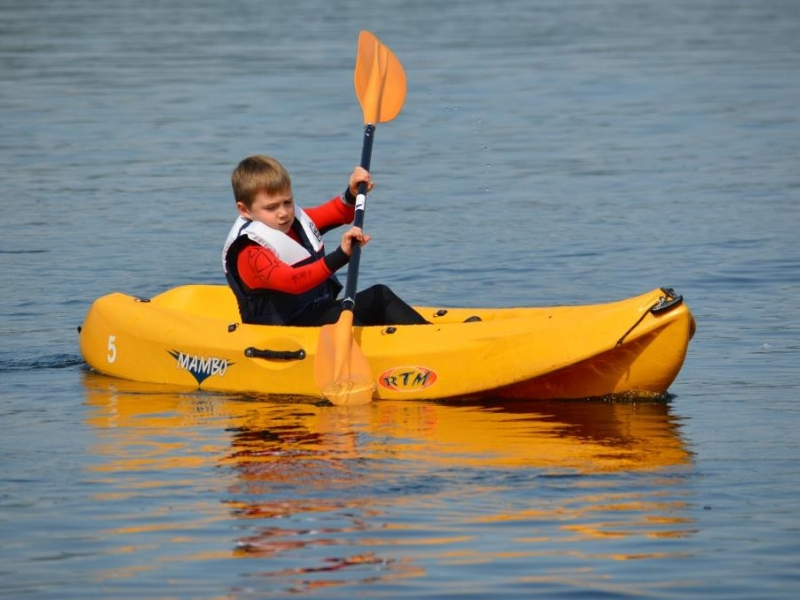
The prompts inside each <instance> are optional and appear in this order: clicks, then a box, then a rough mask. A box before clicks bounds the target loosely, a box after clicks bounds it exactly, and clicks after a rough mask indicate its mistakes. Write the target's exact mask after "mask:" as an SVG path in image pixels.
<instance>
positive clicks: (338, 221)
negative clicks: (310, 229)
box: [306, 189, 356, 235]
mask: <svg viewBox="0 0 800 600" xmlns="http://www.w3.org/2000/svg"><path fill="white" fill-rule="evenodd" d="M355 203H356V199H355V196H353V195H352V194H351V193H350V190H349V189H348V190H347V191H345V193H344V194H342V195H341V196H336V197H335V198H332V199H330V200H328V201H327V202H326V203H325V204H321V205H320V206H316V207H314V208H309V209H308V210H306V214H307V215H308V217H309V218H310V219H311V220H312V221H313V222H314V225H316V226H317V229H319V232H320V233H321V234H323V235H325V234H326V233H327V232H328V231H330V230H331V229H334V228H335V227H339V226H340V225H345V224H346V223H352V222H353V218H354V217H355V215H356V207H355Z"/></svg>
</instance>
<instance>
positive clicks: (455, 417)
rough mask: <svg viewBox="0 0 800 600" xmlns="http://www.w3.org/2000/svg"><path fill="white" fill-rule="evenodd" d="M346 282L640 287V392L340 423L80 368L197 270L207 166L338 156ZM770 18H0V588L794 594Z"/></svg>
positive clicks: (676, 7) (656, 6) (410, 11)
mask: <svg viewBox="0 0 800 600" xmlns="http://www.w3.org/2000/svg"><path fill="white" fill-rule="evenodd" d="M360 29H368V30H371V31H374V32H375V33H376V34H377V35H378V36H379V37H380V38H381V39H382V41H383V42H384V43H386V44H387V45H388V46H389V47H390V48H392V49H393V50H394V52H395V53H396V54H397V55H398V57H399V58H400V59H401V61H402V62H403V64H404V66H405V68H406V71H407V74H408V84H409V91H408V96H407V99H406V103H405V106H404V109H403V112H402V114H401V115H400V117H398V119H397V120H396V121H394V122H392V123H388V124H385V125H382V126H380V127H379V129H378V132H377V136H376V142H375V151H374V155H373V172H374V175H375V179H376V180H377V182H378V187H377V188H376V190H375V192H374V194H373V195H372V198H371V204H370V208H369V211H368V214H367V229H368V230H369V231H370V232H371V233H372V235H373V236H374V240H373V242H372V243H371V244H370V245H369V246H368V248H367V250H365V253H364V259H363V261H362V268H361V276H360V284H361V285H362V286H366V285H369V284H370V283H374V282H378V281H381V282H385V283H388V284H390V285H391V286H392V287H393V288H395V289H396V290H397V291H398V292H400V293H401V294H402V295H403V296H405V297H406V298H407V299H409V300H411V301H413V302H424V303H431V304H444V305H448V304H450V305H473V306H479V305H493V306H506V305H515V304H572V303H584V302H604V301H610V300H615V299H618V298H623V297H627V296H631V295H634V294H637V293H640V292H642V291H645V290H647V289H650V288H653V287H657V286H659V285H670V286H674V287H675V288H676V289H677V290H678V291H679V292H680V293H683V294H684V295H685V297H686V298H687V301H688V302H689V304H690V306H691V307H692V309H693V311H694V313H695V316H696V318H697V321H698V333H697V336H696V337H695V340H694V341H693V343H692V345H691V347H690V352H689V356H688V359H687V363H686V365H685V367H684V370H683V371H682V373H681V374H680V376H679V378H678V380H677V381H676V382H675V384H674V385H673V388H672V390H671V392H672V397H671V398H670V399H669V400H668V401H664V402H657V403H643V402H634V403H627V404H619V403H617V404H614V403H597V402H579V403H575V402H561V403H559V402H547V403H538V404H537V403H524V402H521V403H518V404H510V405H495V404H492V403H485V404H483V405H478V406H476V405H472V404H469V405H464V404H460V405H448V404H433V403H406V404H403V403H392V402H384V403H377V404H374V405H372V406H370V407H367V408H365V409H361V410H341V409H334V408H331V407H324V406H316V405H315V404H313V403H310V402H289V401H285V400H280V399H274V398H245V397H240V396H226V395H207V394H197V393H194V394H181V393H176V392H174V391H170V390H163V389H159V388H155V389H153V388H149V387H146V386H131V385H124V384H122V383H121V382H113V381H111V380H106V379H103V378H100V377H97V376H94V375H92V374H90V373H88V372H87V371H86V369H85V367H84V365H83V363H82V361H81V359H80V355H79V353H78V349H77V333H76V327H77V326H78V325H80V323H81V321H82V319H83V316H84V314H85V312H86V310H87V308H88V306H89V304H90V303H91V301H92V300H93V299H94V298H96V297H98V296H100V295H103V294H106V293H108V292H111V291H116V290H120V291H126V292H129V293H134V294H137V295H142V296H147V295H152V294H155V293H158V292H160V291H162V290H164V289H166V288H168V287H171V286H173V285H177V284H181V283H189V282H221V281H222V278H221V274H220V266H219V262H220V259H219V253H220V246H221V243H222V238H223V237H224V235H225V233H226V232H227V229H228V226H229V224H230V222H231V220H232V219H233V217H234V211H233V203H232V200H231V198H230V192H229V183H228V176H229V173H230V170H231V169H232V168H233V166H234V165H235V164H236V162H238V161H239V160H240V159H241V158H243V157H244V156H246V155H248V154H252V153H267V154H272V155H274V156H276V157H278V158H279V159H280V160H281V161H282V162H283V163H284V164H285V165H286V166H287V168H288V169H289V170H290V172H291V173H292V175H293V179H294V188H295V194H296V197H297V198H298V201H300V202H301V203H304V204H306V205H310V204H313V203H316V202H318V201H321V200H323V199H327V198H328V197H330V196H332V195H334V194H336V193H338V192H339V191H341V189H343V188H344V185H345V183H346V178H347V175H348V173H349V171H350V169H351V168H352V167H353V166H354V165H355V164H356V163H357V162H358V158H359V155H360V145H361V134H362V129H361V127H362V126H361V112H360V108H359V106H358V104H357V101H356V99H355V96H354V93H353V84H352V71H353V66H354V59H355V48H356V40H357V34H358V31H359V30H360ZM798 30H800V3H798V2H796V1H794V0H761V1H759V2H729V1H722V0H691V1H689V0H680V1H675V2H656V1H638V2H637V1H632V0H628V1H625V0H597V1H589V0H584V1H578V0H574V1H561V0H549V1H542V0H532V1H528V0H516V1H504V0H499V1H496V2H491V3H488V2H481V3H479V2H456V1H442V2H436V3H434V2H419V1H416V0H405V1H402V0H394V1H389V0H378V1H376V2H370V3H366V2H364V3H361V2H357V1H355V0H339V1H330V2H305V1H298V2H293V3H282V2H268V1H267V0H261V1H255V0H247V1H231V2H214V1H211V0H194V1H192V2H188V1H185V0H174V1H154V0H145V1H141V2H135V3H134V2H122V1H108V2H89V1H87V0H74V1H71V2H68V1H59V0H56V1H47V2H45V1H43V0H32V1H27V2H24V3H23V2H11V1H10V0H4V1H2V2H0V174H2V185H1V186H0V538H2V540H3V543H2V544H1V545H0V596H2V597H8V598H82V599H85V598H257V597H266V596H281V595H286V596H295V597H298V596H299V597H325V598H333V597H353V596H357V595H358V596H369V597H386V598H399V597H407V598H411V597H417V598H464V597H476V598H486V597H492V598H494V597H497V598H530V597H542V598H566V597H569V598H576V597H586V598H595V597H609V598H613V597H632V598H677V597H681V598H704V599H705V598H726V599H729V598H755V597H758V598H795V597H796V596H797V593H798V591H800V532H799V531H798V530H800V517H799V516H798V508H797V507H798V501H797V498H798V496H800V467H798V458H800V452H799V451H798V450H799V449H800V441H799V440H800V434H798V428H799V427H800V409H798V405H797V402H798V397H797V396H798V375H799V374H800V369H799V367H800V361H798V356H799V355H800V352H799V350H800V309H799V308H798V292H800V285H798V283H800V250H798V248H800V245H798V242H797V230H798V224H799V223H800V210H799V209H798V203H799V202H800V108H798V107H799V106H800V103H798V98H800V36H798V35H797V32H798Z"/></svg>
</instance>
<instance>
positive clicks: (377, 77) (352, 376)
mask: <svg viewBox="0 0 800 600" xmlns="http://www.w3.org/2000/svg"><path fill="white" fill-rule="evenodd" d="M354 79H355V88H356V96H358V101H359V102H360V103H361V109H362V111H363V112H364V142H363V145H362V147H361V166H362V167H364V168H365V169H366V170H369V166H370V161H371V159H372V141H373V138H374V135H375V126H376V125H377V124H378V123H385V122H387V121H391V120H392V119H394V118H395V117H396V116H397V115H398V114H399V113H400V109H401V108H402V107H403V102H404V101H405V98H406V74H405V71H404V70H403V65H402V64H400V61H399V60H397V58H396V57H395V55H394V54H393V53H392V51H391V50H389V49H388V48H387V47H386V46H384V45H383V44H381V42H380V41H379V40H378V38H377V37H375V35H373V34H372V33H370V32H369V31H362V32H361V33H360V34H359V36H358V55H357V57H356V70H355V77H354ZM366 202H367V185H366V183H362V184H361V185H360V186H359V189H358V196H357V198H356V214H355V220H354V221H353V225H355V226H356V227H362V228H363V226H364V213H365V212H366V207H367V206H366ZM352 248H353V250H352V253H351V255H350V263H349V266H348V268H347V283H346V285H345V293H344V300H343V301H342V303H343V304H342V306H343V310H342V314H341V316H340V317H339V320H338V321H337V322H336V323H335V324H333V325H325V326H324V327H322V328H321V330H320V335H319V345H318V347H317V357H316V362H315V364H314V376H315V378H316V381H317V385H318V386H319V387H320V389H321V390H322V395H323V396H324V397H325V398H327V399H328V400H330V402H331V403H333V404H335V405H337V406H342V405H359V404H368V403H369V402H370V401H371V400H372V393H373V392H374V391H375V380H374V378H373V377H372V370H371V369H370V366H369V362H367V358H366V356H364V353H363V352H362V351H361V348H360V347H359V346H358V344H357V343H356V340H355V338H354V337H353V309H354V308H355V304H356V303H355V296H356V287H357V283H358V267H359V264H360V262H361V246H360V245H358V244H353V247H352Z"/></svg>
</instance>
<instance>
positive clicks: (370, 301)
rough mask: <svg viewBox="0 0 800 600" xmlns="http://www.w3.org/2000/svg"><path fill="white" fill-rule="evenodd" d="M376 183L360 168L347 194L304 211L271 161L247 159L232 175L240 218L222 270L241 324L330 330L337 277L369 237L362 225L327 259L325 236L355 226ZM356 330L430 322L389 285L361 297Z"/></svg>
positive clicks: (335, 306) (336, 312)
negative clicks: (362, 195) (362, 187)
mask: <svg viewBox="0 0 800 600" xmlns="http://www.w3.org/2000/svg"><path fill="white" fill-rule="evenodd" d="M362 182H366V184H367V190H368V191H369V190H372V188H373V186H374V183H373V182H372V179H371V178H370V175H369V173H368V172H367V171H366V170H365V169H363V168H361V167H356V168H355V170H354V171H353V173H352V174H351V175H350V181H349V183H348V186H347V189H346V190H345V192H344V194H342V195H341V196H336V197H335V198H333V199H332V200H329V201H328V202H326V203H325V204H323V205H321V206H318V207H316V208H313V209H309V210H308V211H304V210H303V209H301V208H300V207H299V206H296V205H295V203H294V196H293V195H292V182H291V179H290V177H289V173H288V172H287V171H286V169H285V168H284V167H283V165H281V164H280V163H279V162H278V161H277V160H275V159H274V158H270V157H268V156H250V157H248V158H245V159H244V160H243V161H242V162H240V163H239V165H238V166H237V167H236V169H234V171H233V174H232V175H231V186H232V187H233V195H234V199H235V200H236V208H237V209H238V211H239V216H238V218H237V219H236V221H235V222H234V224H233V227H232V228H231V230H230V233H229V234H228V238H227V240H226V241H225V247H224V249H223V251H222V266H223V269H224V271H225V277H226V278H227V280H228V284H229V285H230V286H231V289H232V290H233V292H234V294H235V295H236V300H237V301H238V303H239V313H240V314H241V317H242V322H244V323H256V324H262V325H299V326H306V325H326V324H329V323H335V322H336V321H337V320H338V319H339V314H340V313H341V311H342V305H341V301H337V300H336V296H337V294H338V293H339V292H340V291H341V289H342V286H341V284H340V283H339V281H338V280H337V279H336V276H335V275H334V273H335V272H336V271H337V270H339V269H341V268H342V267H343V266H344V265H346V264H347V263H348V261H349V260H350V255H351V252H352V247H353V244H361V245H362V246H363V245H364V244H366V243H367V242H368V241H369V239H370V236H368V235H365V234H364V233H363V232H362V231H361V229H359V228H358V227H351V228H350V229H348V230H347V231H345V232H344V234H343V235H342V241H341V244H340V245H339V247H338V248H337V249H336V250H334V251H333V252H331V253H329V254H327V255H326V254H325V249H324V246H323V242H322V236H323V235H324V234H325V233H326V232H327V231H330V230H331V229H334V228H335V227H338V226H340V225H345V224H347V223H352V221H353V218H354V216H355V201H356V195H357V194H358V187H359V184H361V183H362ZM353 322H354V323H355V324H357V325H417V324H424V323H427V321H426V320H425V319H424V318H422V316H421V315H420V314H419V313H417V312H416V311H415V310H414V309H413V308H411V307H410V306H409V305H408V304H406V303H405V302H403V301H402V300H401V299H400V298H398V297H397V296H396V295H395V294H394V293H393V292H392V291H391V290H390V289H389V288H388V287H386V286H385V285H375V286H372V287H371V288H368V289H366V290H364V291H362V292H359V293H358V294H356V298H355V309H354V310H353Z"/></svg>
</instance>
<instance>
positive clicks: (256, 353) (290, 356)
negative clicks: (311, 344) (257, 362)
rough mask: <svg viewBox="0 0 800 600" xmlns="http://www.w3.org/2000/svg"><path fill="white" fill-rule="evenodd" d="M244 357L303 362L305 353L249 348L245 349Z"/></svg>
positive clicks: (300, 351)
mask: <svg viewBox="0 0 800 600" xmlns="http://www.w3.org/2000/svg"><path fill="white" fill-rule="evenodd" d="M244 355H245V356H247V357H248V358H266V359H269V360H303V359H304V358H305V357H306V351H305V350H303V349H302V348H301V349H300V350H259V349H258V348H254V347H253V346H250V347H249V348H247V349H245V351H244Z"/></svg>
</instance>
